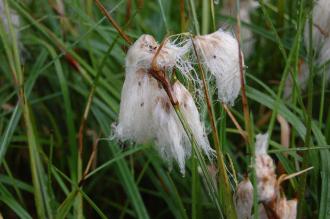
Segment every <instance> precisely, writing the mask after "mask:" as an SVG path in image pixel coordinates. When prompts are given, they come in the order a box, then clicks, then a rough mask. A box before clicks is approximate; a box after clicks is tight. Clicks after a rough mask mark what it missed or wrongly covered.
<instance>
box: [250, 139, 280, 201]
mask: <svg viewBox="0 0 330 219" xmlns="http://www.w3.org/2000/svg"><path fill="white" fill-rule="evenodd" d="M267 148H268V134H263V135H262V134H258V135H257V140H256V163H255V166H256V167H255V168H256V174H257V184H258V185H257V187H258V195H259V199H260V201H265V202H269V201H271V200H273V199H274V198H275V196H276V188H277V187H276V174H275V165H274V162H273V159H272V158H271V157H270V156H269V155H268V154H267Z"/></svg>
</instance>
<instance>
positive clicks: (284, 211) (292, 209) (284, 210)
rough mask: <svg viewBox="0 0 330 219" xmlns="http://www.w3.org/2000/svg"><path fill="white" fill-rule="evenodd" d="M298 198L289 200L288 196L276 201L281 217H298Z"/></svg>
mask: <svg viewBox="0 0 330 219" xmlns="http://www.w3.org/2000/svg"><path fill="white" fill-rule="evenodd" d="M297 204H298V203H297V200H296V199H294V200H287V199H286V197H283V198H280V199H279V200H278V201H277V202H276V209H275V210H276V213H277V215H278V216H279V218H281V219H296V218H297Z"/></svg>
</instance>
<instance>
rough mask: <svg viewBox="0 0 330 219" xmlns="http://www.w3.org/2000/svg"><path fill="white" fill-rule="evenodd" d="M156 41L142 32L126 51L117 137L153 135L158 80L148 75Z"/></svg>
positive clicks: (140, 139)
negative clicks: (151, 117) (153, 114)
mask: <svg viewBox="0 0 330 219" xmlns="http://www.w3.org/2000/svg"><path fill="white" fill-rule="evenodd" d="M157 46H158V44H157V43H156V41H155V40H154V38H153V37H152V36H150V35H142V36H141V37H140V38H139V39H138V40H137V41H136V42H135V43H134V44H133V45H132V46H131V47H130V49H129V50H128V52H127V56H126V60H125V63H126V77H125V81H124V85H123V89H122V94H121V102H120V111H119V121H118V126H117V127H116V129H115V136H116V137H117V138H118V139H120V140H123V141H125V140H132V141H135V142H137V143H145V142H147V141H150V140H152V139H153V137H154V125H153V124H154V123H153V121H152V120H151V119H150V114H151V112H152V109H153V108H154V106H155V102H156V98H157V95H158V93H161V92H163V91H162V90H161V89H159V87H158V82H157V81H156V80H155V79H154V78H152V77H151V76H150V75H149V74H148V69H149V68H150V65H151V61H152V58H153V56H154V54H155V52H156V49H157Z"/></svg>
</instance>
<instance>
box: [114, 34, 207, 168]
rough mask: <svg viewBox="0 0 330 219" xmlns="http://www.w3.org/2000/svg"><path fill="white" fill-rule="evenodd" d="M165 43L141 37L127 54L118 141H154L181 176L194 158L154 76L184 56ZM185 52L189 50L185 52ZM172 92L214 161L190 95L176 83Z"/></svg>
mask: <svg viewBox="0 0 330 219" xmlns="http://www.w3.org/2000/svg"><path fill="white" fill-rule="evenodd" d="M182 50H183V49H182V48H179V47H177V46H175V45H173V44H168V43H166V42H165V44H164V45H161V46H159V45H158V44H157V43H156V41H155V40H154V38H153V37H152V36H150V35H142V36H141V37H140V38H139V39H138V40H137V41H136V42H135V43H134V44H133V45H132V46H131V48H130V49H129V50H128V53H127V56H126V77H125V81H124V85H123V89H122V95H121V103H120V112H119V121H118V125H117V126H116V127H115V137H117V138H118V139H120V140H123V141H125V140H131V141H134V142H137V143H145V142H149V141H154V142H155V146H156V149H157V150H158V151H159V153H160V155H161V156H162V157H163V158H164V159H165V160H166V161H168V163H169V164H171V163H172V161H176V162H177V163H178V165H179V168H180V170H181V172H182V173H184V172H185V160H186V159H187V158H188V157H189V156H190V155H191V150H192V147H191V144H190V141H189V138H188V136H187V134H186V132H185V130H184V129H183V127H182V124H181V122H180V120H179V118H178V116H177V114H176V112H175V110H174V109H173V107H172V103H171V101H170V99H169V97H168V94H167V93H166V92H165V90H164V89H163V87H162V85H161V84H160V83H159V82H158V81H157V80H156V79H155V78H153V77H152V76H151V74H150V71H149V70H150V68H152V67H154V66H153V64H152V63H153V61H155V63H156V68H160V69H163V70H164V71H166V70H168V69H172V68H174V67H175V65H176V63H177V62H178V57H181V56H182V55H183V54H184V53H185V52H184V51H182ZM185 50H188V49H186V48H185ZM170 90H171V92H172V95H173V96H174V97H175V99H176V100H177V101H178V104H179V106H180V108H181V109H182V113H183V116H184V117H185V119H186V120H187V123H188V125H189V126H190V127H191V129H192V132H193V134H194V137H195V139H196V142H197V144H198V146H199V147H200V148H201V150H202V151H204V153H205V154H206V155H207V156H208V157H211V154H212V153H213V150H212V149H211V147H210V145H209V142H208V139H207V136H206V133H205V129H204V126H203V124H202V123H201V120H200V118H199V113H198V110H197V107H196V105H195V103H194V100H193V98H192V96H191V94H190V93H189V91H188V90H187V89H186V88H185V87H184V86H183V85H182V84H181V83H180V82H179V81H176V82H175V83H174V84H173V85H172V86H171V87H170Z"/></svg>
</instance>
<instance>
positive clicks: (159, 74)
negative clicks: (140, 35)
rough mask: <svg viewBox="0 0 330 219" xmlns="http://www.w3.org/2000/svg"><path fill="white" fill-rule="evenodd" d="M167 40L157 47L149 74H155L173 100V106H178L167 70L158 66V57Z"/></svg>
mask: <svg viewBox="0 0 330 219" xmlns="http://www.w3.org/2000/svg"><path fill="white" fill-rule="evenodd" d="M166 40H167V39H165V40H164V41H163V42H162V43H161V44H160V46H159V47H158V48H157V51H156V53H155V55H154V57H153V59H152V62H151V68H150V69H149V74H151V76H153V77H154V78H155V79H156V80H157V81H159V82H160V83H161V84H162V86H163V88H164V90H165V92H166V94H167V95H168V97H169V99H170V101H171V104H172V105H173V106H177V105H178V104H179V102H178V100H177V99H176V97H175V96H174V95H173V93H172V86H171V84H170V82H169V80H168V78H167V77H166V74H165V71H164V70H162V69H159V68H158V66H157V57H158V55H159V53H160V51H161V49H162V48H163V45H164V43H165V42H166Z"/></svg>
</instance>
